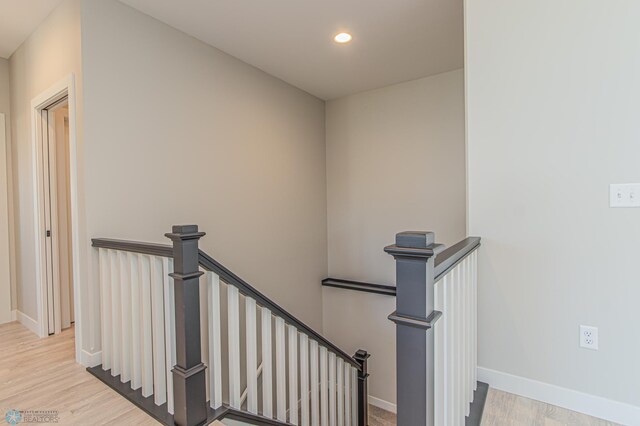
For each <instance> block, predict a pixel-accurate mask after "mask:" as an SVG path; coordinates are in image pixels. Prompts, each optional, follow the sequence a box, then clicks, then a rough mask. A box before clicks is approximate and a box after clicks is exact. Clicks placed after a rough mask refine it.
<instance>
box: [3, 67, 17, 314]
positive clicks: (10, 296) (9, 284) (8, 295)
mask: <svg viewBox="0 0 640 426" xmlns="http://www.w3.org/2000/svg"><path fill="white" fill-rule="evenodd" d="M9 110H10V102H9V61H8V60H6V59H4V58H0V114H4V117H3V119H4V120H3V121H4V123H0V126H2V125H4V126H3V127H2V128H3V133H4V134H2V135H0V142H1V143H2V148H4V150H3V152H0V172H1V173H2V174H1V175H0V226H2V229H0V297H2V299H3V300H2V301H1V302H0V305H1V306H0V323H3V322H6V321H10V320H11V311H12V310H14V309H15V306H16V304H15V287H14V285H15V284H14V283H15V281H14V280H12V279H11V270H12V269H13V268H12V267H11V266H12V265H11V259H12V258H13V250H11V249H10V236H11V234H12V232H11V228H12V227H11V226H10V225H9V223H10V221H9V218H10V213H11V207H10V204H9V203H10V201H9V198H10V197H11V181H10V175H11V170H9V169H8V167H9V166H10V161H8V159H9V158H10V157H11V147H10V143H9V139H10V136H11V117H10V113H9V112H10V111H9Z"/></svg>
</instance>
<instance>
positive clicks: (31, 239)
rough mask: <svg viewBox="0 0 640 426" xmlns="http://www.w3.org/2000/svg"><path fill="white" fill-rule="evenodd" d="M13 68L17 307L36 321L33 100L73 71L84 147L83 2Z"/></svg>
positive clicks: (46, 29)
mask: <svg viewBox="0 0 640 426" xmlns="http://www.w3.org/2000/svg"><path fill="white" fill-rule="evenodd" d="M9 69H10V82H11V133H12V135H11V163H12V177H13V199H12V202H13V213H14V223H15V225H14V231H15V257H16V258H15V262H16V274H15V279H16V296H17V301H16V303H17V305H16V306H17V309H18V310H19V311H20V312H22V313H23V314H24V315H26V316H28V317H30V318H32V319H34V320H37V319H38V312H37V311H38V309H37V300H36V295H37V292H36V275H35V274H36V273H35V270H36V269H35V266H34V256H35V252H36V248H35V229H34V221H33V218H34V212H33V209H34V205H33V204H34V203H33V200H34V190H33V189H34V188H33V187H34V182H33V181H34V170H33V155H34V152H33V143H32V134H31V133H32V128H31V111H30V109H31V101H32V99H33V98H35V97H36V96H38V95H39V94H41V93H42V92H44V91H46V90H47V89H49V88H50V87H52V86H53V85H54V84H56V83H58V82H59V81H61V80H62V79H64V78H66V77H68V76H69V75H70V74H74V75H75V84H76V95H77V109H78V113H77V131H78V146H79V149H80V150H81V146H82V74H81V61H80V1H79V0H66V1H64V2H63V3H61V4H60V6H58V7H57V8H56V9H55V10H54V11H53V12H52V13H51V14H50V15H49V16H48V17H47V18H46V19H45V21H44V22H42V24H40V26H39V27H38V29H37V30H36V31H35V32H34V33H32V34H31V36H29V38H28V39H27V40H25V42H24V43H23V44H22V45H21V46H20V47H19V48H18V49H17V50H16V51H15V52H14V53H13V54H12V55H11V57H10V58H9ZM80 158H81V157H80ZM80 181H82V179H80ZM82 332H83V334H84V335H87V334H86V333H88V329H84V328H83V331H82Z"/></svg>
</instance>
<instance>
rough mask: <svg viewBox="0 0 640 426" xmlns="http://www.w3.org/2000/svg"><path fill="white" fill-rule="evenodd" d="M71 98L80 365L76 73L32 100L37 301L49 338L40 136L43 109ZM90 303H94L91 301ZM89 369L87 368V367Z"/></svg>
mask: <svg viewBox="0 0 640 426" xmlns="http://www.w3.org/2000/svg"><path fill="white" fill-rule="evenodd" d="M64 96H67V98H68V107H69V169H70V173H69V175H70V176H69V180H70V185H71V200H70V209H71V236H72V241H71V253H72V258H73V262H72V263H73V305H74V319H75V356H76V362H78V363H80V364H82V365H85V363H84V362H83V357H82V347H83V344H82V343H83V342H82V336H83V333H82V319H83V315H82V304H81V303H80V301H81V300H82V299H81V289H80V287H81V283H80V236H79V232H80V229H79V228H80V227H79V209H78V156H77V149H78V148H77V124H76V91H75V78H74V75H73V74H69V75H68V76H67V77H65V78H63V79H62V80H60V81H59V82H58V83H56V84H54V85H53V86H52V87H50V88H49V89H47V90H46V91H44V92H42V93H41V94H40V95H38V96H36V97H35V98H34V99H33V100H32V101H31V143H32V169H33V173H34V176H33V202H34V204H33V206H34V213H33V220H34V235H35V248H36V249H35V253H34V255H35V256H34V266H35V269H36V281H37V282H36V299H37V304H38V321H37V324H38V328H37V331H36V333H37V334H38V335H39V336H41V337H44V336H47V335H48V333H47V321H46V318H47V317H46V301H45V299H44V297H45V295H46V288H44V286H46V280H45V279H44V277H43V271H42V267H41V266H42V259H43V249H44V246H43V243H42V239H43V237H44V233H43V232H38V230H42V229H43V227H42V219H43V218H42V217H41V210H42V209H41V208H40V206H41V205H42V202H41V200H42V199H43V191H42V188H41V185H40V182H41V176H40V173H41V170H40V167H38V155H39V152H40V151H41V150H40V147H39V144H38V142H39V135H40V134H41V132H42V129H41V126H39V122H40V119H41V118H40V113H39V112H40V110H42V109H43V108H45V107H47V106H48V105H50V104H51V103H53V102H54V101H56V100H59V99H61V98H63V97H64ZM90 300H93V299H91V298H90ZM85 366H86V365H85Z"/></svg>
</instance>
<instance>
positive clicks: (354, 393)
mask: <svg viewBox="0 0 640 426" xmlns="http://www.w3.org/2000/svg"><path fill="white" fill-rule="evenodd" d="M351 424H352V425H353V426H356V425H357V424H358V370H357V369H356V368H355V367H352V368H351Z"/></svg>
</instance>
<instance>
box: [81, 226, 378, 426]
mask: <svg viewBox="0 0 640 426" xmlns="http://www.w3.org/2000/svg"><path fill="white" fill-rule="evenodd" d="M203 235H204V233H199V232H198V230H197V227H196V226H180V227H174V231H173V232H172V233H171V234H167V236H168V237H169V238H171V239H172V240H173V241H174V246H173V248H172V247H171V246H164V245H157V244H145V243H135V242H127V241H116V240H106V239H95V240H93V245H94V247H96V248H97V251H98V265H99V276H100V292H101V308H102V358H103V360H102V365H101V366H99V367H95V368H92V369H89V371H90V372H92V373H93V374H94V375H96V376H97V377H99V378H100V379H101V380H103V381H104V382H105V383H107V384H109V385H110V386H112V387H114V388H116V389H117V390H118V391H120V393H121V394H123V395H124V396H126V397H127V398H129V399H130V400H131V401H132V402H134V403H136V404H137V405H138V406H139V407H140V408H142V409H144V410H147V411H148V412H149V413H150V414H151V415H153V416H154V417H155V418H156V419H158V420H160V421H163V422H165V423H167V424H173V423H172V422H173V421H174V420H175V421H176V422H177V421H178V419H180V422H181V423H184V424H187V425H190V424H199V423H201V422H202V421H203V420H206V421H207V422H208V421H209V420H211V419H212V416H217V415H220V416H224V415H227V416H231V415H233V416H236V417H242V416H246V415H252V416H254V418H253V420H254V421H255V420H256V419H259V418H266V419H270V420H277V421H279V422H281V423H286V424H291V425H302V426H310V425H311V426H320V425H327V426H351V425H353V426H356V425H363V426H364V425H365V424H366V420H365V418H366V415H365V416H363V415H362V413H365V414H366V406H365V404H366V399H367V398H366V376H367V375H366V359H367V357H368V355H367V354H366V352H364V351H358V354H359V357H352V356H349V355H347V354H345V353H344V352H343V351H341V350H340V349H339V348H337V347H336V346H335V345H333V344H331V343H330V342H329V341H327V340H326V339H324V338H323V337H322V336H320V335H319V334H317V333H316V332H314V331H313V330H311V329H310V328H309V327H307V326H306V325H304V324H303V323H302V322H300V321H299V320H297V319H296V318H294V317H293V316H291V315H290V314H288V313H287V312H286V311H284V310H283V309H282V308H280V307H279V306H278V305H276V304H275V303H274V302H272V301H271V300H269V299H268V298H266V297H265V296H264V295H262V294H261V293H259V292H258V291H257V290H255V289H254V288H253V287H251V286H249V285H248V284H247V283H246V282H244V281H242V280H241V279H240V278H238V277H237V276H236V275H234V274H232V273H231V272H230V271H228V270H227V269H226V268H224V267H223V266H222V265H220V264H219V263H217V262H216V261H215V260H213V259H212V258H210V257H209V256H207V255H206V254H204V253H202V252H199V251H198V250H197V239H198V238H200V237H201V236H203ZM194 240H195V245H193V242H194ZM175 253H179V256H180V257H177V256H178V255H177V254H175ZM174 255H175V256H176V264H175V265H174V259H173V257H174ZM188 256H195V258H188ZM177 259H179V260H180V262H179V263H178V260H177ZM194 265H195V266H196V269H195V270H194V269H191V270H190V268H193V266H194ZM179 268H180V269H179ZM174 269H175V270H176V271H178V270H179V272H176V271H174ZM170 275H171V277H170ZM194 285H195V287H197V291H195V288H194ZM194 291H195V292H194ZM178 292H179V295H178ZM196 296H197V299H194V298H195V297H196ZM177 300H179V301H180V302H179V303H178V304H176V301H177ZM193 300H197V303H196V304H195V305H193ZM194 309H199V321H198V320H197V317H196V321H195V322H193V321H194V318H193V315H192V314H191V312H192V311H191V310H194ZM177 312H178V313H179V314H180V317H179V318H178V315H177ZM198 328H199V332H200V333H199V337H200V339H199V340H200V341H199V342H194V341H189V339H193V333H192V331H194V330H196V329H198ZM196 335H197V334H196ZM179 342H181V343H179ZM180 344H183V345H185V346H183V347H177V346H178V345H180ZM196 348H197V354H196V353H195V352H194V351H195V349H196ZM196 356H197V359H196V358H195V357H196ZM198 360H199V361H198ZM180 362H182V364H183V366H181V365H180ZM192 373H193V374H192ZM200 374H204V375H203V376H200ZM194 375H195V376H199V377H201V380H202V381H199V380H200V379H194V378H193V377H194ZM176 377H177V379H176ZM176 380H178V381H179V382H180V383H174V382H176ZM194 380H195V382H194ZM180 384H182V386H180ZM127 389H129V390H127ZM363 389H364V390H365V391H363ZM130 391H135V392H130ZM200 400H201V401H202V402H203V404H208V407H199V406H198V405H197V401H200ZM149 401H152V405H151V404H150V403H149ZM194 401H196V404H194ZM205 401H208V403H206V402H205ZM194 405H195V408H193V406H194ZM190 407H191V408H190ZM192 409H195V410H196V411H197V415H195V416H194V415H193V412H191V411H189V410H192ZM201 409H204V410H205V411H202V410H201ZM171 416H175V419H174V418H173V417H171ZM203 416H204V417H203ZM198 419H199V420H198ZM258 421H259V420H258Z"/></svg>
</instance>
